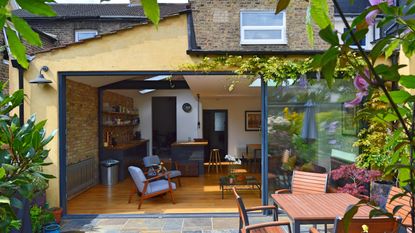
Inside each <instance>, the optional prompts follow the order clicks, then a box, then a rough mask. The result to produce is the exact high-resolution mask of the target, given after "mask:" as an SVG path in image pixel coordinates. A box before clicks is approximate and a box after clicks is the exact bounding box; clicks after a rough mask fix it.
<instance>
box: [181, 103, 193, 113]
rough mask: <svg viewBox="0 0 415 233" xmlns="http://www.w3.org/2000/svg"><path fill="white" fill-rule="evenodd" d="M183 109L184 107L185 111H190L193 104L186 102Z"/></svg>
mask: <svg viewBox="0 0 415 233" xmlns="http://www.w3.org/2000/svg"><path fill="white" fill-rule="evenodd" d="M182 109H183V111H185V112H190V111H192V105H190V104H189V103H184V104H183V105H182Z"/></svg>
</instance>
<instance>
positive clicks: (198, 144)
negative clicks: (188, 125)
mask: <svg viewBox="0 0 415 233" xmlns="http://www.w3.org/2000/svg"><path fill="white" fill-rule="evenodd" d="M207 145H208V142H194V141H191V142H174V143H173V144H171V146H172V147H178V146H207Z"/></svg>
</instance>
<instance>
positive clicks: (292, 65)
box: [182, 55, 354, 89]
mask: <svg viewBox="0 0 415 233" xmlns="http://www.w3.org/2000/svg"><path fill="white" fill-rule="evenodd" d="M182 69H184V70H195V71H202V72H210V71H218V70H232V71H234V72H235V73H236V74H238V75H239V76H240V77H241V76H244V77H246V76H247V77H248V78H251V79H254V78H257V77H259V76H260V77H262V78H263V79H264V81H273V82H275V84H276V86H280V85H282V84H283V83H284V82H287V80H293V81H296V80H298V79H299V78H300V76H301V75H303V74H308V73H312V72H316V71H317V69H316V68H314V66H313V64H312V61H311V59H309V58H307V59H294V60H290V59H286V58H281V57H274V56H271V57H266V56H252V57H242V56H232V55H230V56H224V57H215V58H210V57H205V58H203V60H202V61H201V62H199V63H198V64H195V65H193V64H192V65H184V66H183V67H182ZM333 69H334V70H335V76H336V77H339V76H342V77H344V78H351V77H353V76H354V70H353V67H351V66H350V65H342V64H340V63H337V64H334V65H333ZM333 81H334V79H333ZM232 88H233V87H231V89H232Z"/></svg>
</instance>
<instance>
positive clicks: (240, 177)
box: [236, 175, 246, 182]
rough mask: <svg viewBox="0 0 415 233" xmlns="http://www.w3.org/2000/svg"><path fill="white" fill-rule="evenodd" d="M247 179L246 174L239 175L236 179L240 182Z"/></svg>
mask: <svg viewBox="0 0 415 233" xmlns="http://www.w3.org/2000/svg"><path fill="white" fill-rule="evenodd" d="M245 180H246V176H244V175H237V176H236V181H238V182H243V181H245Z"/></svg>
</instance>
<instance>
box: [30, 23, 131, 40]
mask: <svg viewBox="0 0 415 233" xmlns="http://www.w3.org/2000/svg"><path fill="white" fill-rule="evenodd" d="M137 23H139V21H137V20H122V21H99V20H79V21H76V20H71V21H69V20H68V21H62V20H47V21H46V20H36V21H33V20H31V21H29V24H30V25H31V26H32V27H34V28H36V29H38V30H40V31H42V32H46V33H50V34H53V35H56V36H57V39H58V41H59V43H61V44H67V43H72V42H74V41H75V31H76V30H83V29H93V30H97V31H98V34H103V33H108V32H111V31H116V30H119V29H122V28H126V27H129V26H133V25H135V24H137Z"/></svg>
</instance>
